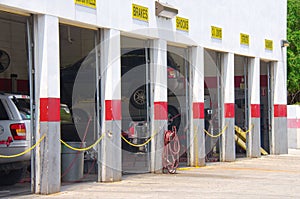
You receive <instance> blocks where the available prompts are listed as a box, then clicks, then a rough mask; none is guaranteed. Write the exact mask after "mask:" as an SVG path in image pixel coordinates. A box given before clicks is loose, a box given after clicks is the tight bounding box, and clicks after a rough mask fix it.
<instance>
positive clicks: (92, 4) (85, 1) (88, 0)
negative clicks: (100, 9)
mask: <svg viewBox="0 0 300 199" xmlns="http://www.w3.org/2000/svg"><path fill="white" fill-rule="evenodd" d="M75 4H78V5H82V6H86V7H89V8H96V0H75Z"/></svg>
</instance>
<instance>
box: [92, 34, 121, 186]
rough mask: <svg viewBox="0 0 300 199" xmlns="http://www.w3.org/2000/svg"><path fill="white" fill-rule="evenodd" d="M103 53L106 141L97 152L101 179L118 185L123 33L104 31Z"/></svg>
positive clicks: (102, 71) (101, 59) (102, 142)
mask: <svg viewBox="0 0 300 199" xmlns="http://www.w3.org/2000/svg"><path fill="white" fill-rule="evenodd" d="M100 52H101V53H100V54H101V58H100V63H101V64H100V65H101V75H102V78H103V80H102V89H103V88H104V91H102V93H103V95H102V100H103V103H102V104H104V107H102V108H103V109H104V110H103V111H104V117H103V120H102V125H101V127H102V132H101V133H102V135H103V134H104V138H103V139H102V141H101V145H100V146H101V147H99V151H98V153H99V162H98V165H99V166H98V168H99V172H98V175H99V177H98V180H99V181H101V182H115V181H120V180H121V178H122V153H121V150H122V148H121V116H122V114H121V59H120V56H121V55H120V31H118V30H113V29H109V30H108V29H104V30H102V31H101V43H100Z"/></svg>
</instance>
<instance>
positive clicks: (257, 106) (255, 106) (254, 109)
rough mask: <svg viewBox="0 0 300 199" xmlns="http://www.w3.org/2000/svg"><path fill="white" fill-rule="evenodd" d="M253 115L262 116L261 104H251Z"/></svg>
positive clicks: (255, 116)
mask: <svg viewBox="0 0 300 199" xmlns="http://www.w3.org/2000/svg"><path fill="white" fill-rule="evenodd" d="M251 117H253V118H260V104H251Z"/></svg>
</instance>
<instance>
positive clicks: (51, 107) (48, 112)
mask: <svg viewBox="0 0 300 199" xmlns="http://www.w3.org/2000/svg"><path fill="white" fill-rule="evenodd" d="M40 121H41V122H60V98H40Z"/></svg>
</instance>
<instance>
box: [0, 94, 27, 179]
mask: <svg viewBox="0 0 300 199" xmlns="http://www.w3.org/2000/svg"><path fill="white" fill-rule="evenodd" d="M30 135H31V132H30V98H29V96H27V95H14V94H5V93H1V94H0V154H1V155H3V156H11V155H15V154H19V153H21V152H23V151H25V150H26V149H28V148H29V146H30ZM29 165H30V153H26V154H24V155H22V156H19V157H13V158H2V157H0V185H13V184H15V183H17V182H19V181H20V179H21V178H22V177H23V176H24V175H25V174H26V171H27V167H28V166H29Z"/></svg>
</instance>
